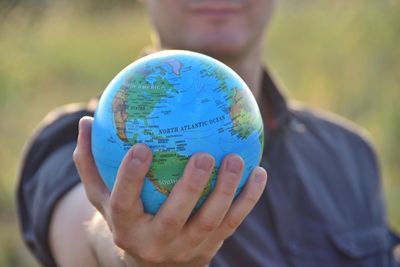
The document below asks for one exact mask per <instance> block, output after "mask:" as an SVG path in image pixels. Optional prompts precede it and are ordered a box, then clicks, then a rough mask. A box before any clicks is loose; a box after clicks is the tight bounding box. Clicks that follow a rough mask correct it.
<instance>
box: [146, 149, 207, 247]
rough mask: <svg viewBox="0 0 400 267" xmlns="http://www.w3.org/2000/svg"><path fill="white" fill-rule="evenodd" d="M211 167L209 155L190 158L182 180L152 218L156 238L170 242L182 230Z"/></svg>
mask: <svg viewBox="0 0 400 267" xmlns="http://www.w3.org/2000/svg"><path fill="white" fill-rule="evenodd" d="M213 167H214V159H213V157H211V156H210V155H209V154H206V153H199V154H195V155H194V156H192V157H191V158H190V160H189V161H188V164H187V165H186V167H185V171H184V173H183V176H182V178H181V179H180V180H179V181H178V183H176V185H175V186H174V188H173V189H172V192H171V194H170V195H169V196H168V199H167V200H166V202H164V204H163V205H162V206H161V208H160V210H159V211H158V213H157V214H156V216H155V218H154V221H153V223H154V229H155V230H154V233H155V235H156V236H158V237H159V238H161V239H164V240H170V239H172V238H174V237H175V235H176V234H177V233H178V231H180V230H181V229H182V227H183V225H184V224H185V223H186V221H187V219H188V218H189V216H190V214H191V212H192V210H193V208H194V207H195V205H196V203H197V201H198V200H199V198H200V195H201V193H202V191H203V189H204V187H205V185H206V184H207V182H208V180H209V178H210V176H211V172H212V169H213Z"/></svg>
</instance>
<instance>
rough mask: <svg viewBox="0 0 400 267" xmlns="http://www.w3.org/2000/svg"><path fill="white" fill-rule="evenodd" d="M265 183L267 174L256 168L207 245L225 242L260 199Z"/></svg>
mask: <svg viewBox="0 0 400 267" xmlns="http://www.w3.org/2000/svg"><path fill="white" fill-rule="evenodd" d="M266 182H267V173H266V172H265V170H264V169H263V168H262V167H256V168H255V169H254V170H253V172H252V174H251V176H250V178H249V180H248V181H247V183H246V186H245V188H244V189H243V191H242V192H241V193H240V195H239V197H238V198H237V199H236V200H235V201H234V203H233V204H232V206H231V208H230V209H229V211H228V213H227V214H226V216H225V218H224V220H223V221H222V223H221V225H220V227H218V229H217V230H216V231H214V235H212V236H211V238H210V240H209V242H208V243H209V244H211V245H213V244H218V243H219V242H221V240H225V239H226V238H228V237H229V236H230V235H232V234H233V233H234V231H235V230H236V229H237V228H238V227H239V225H240V224H241V223H242V221H243V220H244V219H245V218H246V216H247V215H248V214H249V213H250V211H251V210H252V209H253V208H254V206H255V205H256V203H257V202H258V200H259V199H260V197H261V195H262V193H263V191H264V188H265V185H266Z"/></svg>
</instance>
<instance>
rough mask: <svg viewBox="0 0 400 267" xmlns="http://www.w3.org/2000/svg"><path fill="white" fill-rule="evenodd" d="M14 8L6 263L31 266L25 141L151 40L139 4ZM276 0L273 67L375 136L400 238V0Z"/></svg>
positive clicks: (5, 116)
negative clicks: (23, 194)
mask: <svg viewBox="0 0 400 267" xmlns="http://www.w3.org/2000/svg"><path fill="white" fill-rule="evenodd" d="M8 2H13V1H0V169H1V172H0V266H13V267H16V266H28V267H29V266H37V264H36V263H35V262H34V260H33V259H32V258H31V256H30V255H29V254H28V252H27V250H26V249H25V248H24V246H23V245H22V242H21V241H20V237H19V234H18V225H17V220H16V215H15V196H14V194H15V184H16V172H17V166H18V162H19V159H20V156H21V152H22V148H23V144H24V142H25V141H26V139H27V138H28V137H29V135H30V134H31V133H32V131H33V129H34V128H35V125H36V124H37V123H38V122H39V121H40V119H41V118H42V117H43V116H44V115H45V114H46V113H47V112H48V111H49V110H51V109H53V108H55V107H57V106H59V105H62V104H65V103H70V102H76V101H79V102H85V101H87V100H89V99H90V98H91V97H92V96H95V95H98V94H99V93H100V92H101V91H102V90H103V89H104V88H105V86H106V85H107V84H108V82H109V81H110V80H111V78H112V77H114V75H115V74H116V73H117V72H119V71H120V70H121V69H122V68H123V67H124V66H126V65H127V64H129V63H130V62H131V61H133V60H134V59H135V58H136V57H137V56H138V54H139V53H140V50H141V49H142V47H144V46H145V45H149V44H150V43H151V37H150V35H149V34H148V32H149V23H148V22H147V20H146V16H145V10H144V9H143V7H142V5H141V4H137V3H135V2H133V1H110V2H107V1H99V2H98V3H101V4H100V5H97V4H87V2H85V1H52V2H51V3H52V4H47V5H46V4H45V1H37V2H35V1H26V3H25V4H21V5H16V6H14V7H12V8H10V6H9V5H8V4H7V3H8ZM49 2H50V1H49ZM277 2H279V3H278V5H277V10H276V14H275V18H274V20H273V21H272V23H271V25H270V30H269V34H268V42H267V46H266V47H265V56H264V57H265V60H266V62H268V65H269V67H270V69H271V70H272V72H273V73H274V74H275V75H276V77H278V79H279V80H280V81H281V83H282V84H283V85H284V87H285V89H286V91H287V93H288V95H289V96H290V97H291V98H295V99H298V100H301V101H303V102H306V103H308V104H309V105H310V106H313V107H318V108H323V109H327V110H330V111H333V112H335V113H338V114H340V115H342V116H344V117H347V118H349V119H351V120H353V121H355V122H356V123H358V124H360V125H362V126H363V127H364V128H366V129H367V130H368V131H369V132H370V135H371V138H372V140H373V143H374V145H375V147H376V149H377V152H378V155H379V159H380V163H381V167H382V173H383V186H384V191H385V196H386V200H387V207H388V214H389V223H390V225H391V226H392V227H393V228H395V229H396V230H397V231H398V232H400V178H399V175H400V164H399V160H400V141H399V138H400V104H399V102H400V47H399V43H400V28H399V25H400V16H399V14H400V1H397V0H392V1H390V0H380V1H376V0H362V1H361V0H353V1H345V0H339V1H326V0H325V1H322V0H319V1H318V0H313V1H308V0H307V1H306V0H304V1H295V0H285V1H284V0H282V1H277ZM14 3H15V1H14ZM21 3H23V2H21ZM77 3H79V4H77ZM39 4H41V5H39ZM113 5H114V6H113ZM266 149H268V148H266Z"/></svg>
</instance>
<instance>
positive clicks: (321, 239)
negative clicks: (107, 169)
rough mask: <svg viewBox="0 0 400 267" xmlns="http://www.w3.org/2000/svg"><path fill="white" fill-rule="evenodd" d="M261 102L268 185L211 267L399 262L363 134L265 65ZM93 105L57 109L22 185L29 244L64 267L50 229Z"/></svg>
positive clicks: (38, 138)
mask: <svg viewBox="0 0 400 267" xmlns="http://www.w3.org/2000/svg"><path fill="white" fill-rule="evenodd" d="M262 84H263V86H262V88H263V91H262V97H261V99H259V100H258V102H259V105H260V108H261V111H262V113H263V117H264V123H265V125H266V126H267V127H266V135H265V149H264V151H265V152H264V155H263V159H262V166H263V167H265V168H266V169H267V172H268V177H269V178H268V185H267V189H266V190H265V192H264V194H263V195H262V197H261V199H260V201H259V202H258V204H257V206H256V207H255V208H254V210H253V211H252V212H251V214H250V215H249V216H248V217H247V218H246V220H245V221H244V222H243V224H242V225H241V226H240V227H239V229H238V230H237V231H236V232H235V234H234V235H233V236H231V237H230V238H229V239H228V240H226V241H225V243H224V245H223V246H222V248H221V250H220V251H219V252H218V253H217V255H216V256H215V258H214V259H213V261H212V262H211V265H210V266H211V267H227V266H240V267H247V266H249V267H257V266H266V267H281V266H282V267H283V266H285V267H286V266H295V267H314V266H315V267H321V266H323V267H330V266H332V267H339V266H340V267H346V266H364V267H393V266H397V265H396V264H395V263H394V258H393V255H392V250H393V247H394V245H395V243H396V242H398V240H397V241H396V238H395V236H394V235H393V234H392V233H391V232H390V231H389V230H388V227H387V222H386V214H385V207H384V201H383V195H382V190H381V181H380V174H379V169H378V165H377V161H376V158H375V154H374V151H373V150H372V149H371V146H370V145H369V143H368V142H367V141H366V139H365V138H364V137H363V134H362V133H361V131H360V130H358V129H357V128H356V127H354V126H353V125H351V124H350V123H349V122H346V121H344V120H343V119H340V118H338V117H335V116H333V115H327V114H323V113H321V112H316V111H312V110H310V109H306V108H303V107H301V106H299V105H295V104H293V103H291V104H288V103H287V100H286V99H285V97H284V96H283V95H282V94H281V92H280V91H279V90H278V89H277V87H276V86H275V84H274V82H273V81H272V80H271V79H270V77H269V76H268V74H267V73H265V74H264V76H263V83H262ZM92 112H93V106H91V108H83V109H73V108H72V110H71V107H70V108H69V110H68V109H64V110H63V111H58V112H56V113H54V112H53V113H52V114H51V115H49V116H48V117H47V119H45V122H44V123H43V126H42V127H41V129H40V130H39V131H38V133H37V134H36V135H35V137H34V138H33V139H32V141H31V143H30V145H29V146H28V149H27V152H26V155H25V158H24V160H23V164H22V170H21V175H20V182H19V187H18V209H19V216H20V223H21V231H22V234H23V237H24V240H25V242H26V243H27V245H28V247H29V248H30V249H31V251H32V252H33V254H34V255H35V256H36V257H37V258H38V259H39V261H40V262H41V263H42V264H43V265H44V266H56V264H55V262H54V259H53V257H52V255H51V253H50V248H49V244H48V227H49V221H50V218H51V214H52V211H53V209H54V206H55V204H56V203H57V201H58V200H59V199H60V198H61V197H62V196H63V195H64V194H65V193H66V192H67V191H68V190H70V189H71V188H72V187H73V186H74V185H76V184H77V183H79V182H80V179H79V176H78V174H77V172H76V169H75V166H74V164H73V161H72V152H73V150H74V148H75V144H76V143H75V139H76V136H77V126H78V120H79V118H80V117H82V116H83V115H90V114H92Z"/></svg>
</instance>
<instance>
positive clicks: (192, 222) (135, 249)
mask: <svg viewBox="0 0 400 267" xmlns="http://www.w3.org/2000/svg"><path fill="white" fill-rule="evenodd" d="M92 122H93V119H92V118H90V117H84V118H82V119H81V121H80V123H79V129H80V130H79V137H78V144H77V147H76V150H75V152H74V161H75V164H76V166H77V169H78V172H79V175H80V177H81V180H82V183H83V185H84V188H85V191H86V195H87V197H88V199H89V201H90V202H91V203H92V204H93V205H94V206H95V207H96V209H97V210H98V211H99V212H100V213H101V214H102V215H103V218H104V220H105V221H106V223H107V225H108V227H109V228H110V231H111V233H112V237H113V241H114V243H115V245H116V246H118V247H119V248H121V249H122V250H123V252H124V256H123V260H124V261H125V264H126V265H127V266H191V267H194V266H204V265H207V264H208V263H209V262H210V260H211V259H212V257H213V256H214V255H215V253H216V252H217V251H218V249H219V248H220V247H221V245H222V243H223V241H224V240H225V239H226V238H227V237H229V236H230V235H231V234H233V232H234V231H235V230H236V229H237V227H238V226H239V225H240V223H241V222H242V221H243V220H244V218H245V217H246V216H247V215H248V214H249V212H250V211H251V210H252V209H253V207H254V206H255V204H256V203H257V201H258V199H259V198H260V196H261V194H262V192H263V190H264V187H265V185H266V181H267V174H266V172H265V170H264V169H263V168H261V167H256V168H255V169H254V171H253V172H252V174H251V176H250V177H249V180H248V182H247V184H246V186H245V187H244V189H243V191H242V192H241V194H240V195H239V196H238V198H237V199H235V201H233V198H234V194H235V191H236V189H237V186H238V184H239V181H240V178H241V176H242V172H243V167H244V163H243V160H242V159H241V158H240V157H239V156H237V155H234V154H230V155H228V156H226V157H225V158H224V160H223V162H222V164H221V167H220V168H219V172H218V178H217V184H216V187H215V188H214V190H213V191H212V193H211V194H210V196H209V197H208V198H207V200H206V201H205V202H204V204H203V205H202V207H201V208H200V209H199V210H198V211H197V212H196V213H195V214H194V215H192V216H190V215H191V212H192V210H193V208H194V207H195V206H196V203H197V201H198V199H199V197H200V195H201V193H202V191H203V189H204V187H205V186H206V184H207V182H208V180H209V178H210V176H211V172H212V170H213V167H214V159H213V158H212V157H211V156H210V155H209V154H206V153H196V154H194V155H193V156H192V157H191V158H190V160H189V161H188V163H187V165H186V167H185V170H184V173H183V176H182V178H181V179H180V180H179V181H178V182H177V184H176V185H175V186H174V188H173V190H172V192H171V193H170V195H169V196H168V199H167V200H166V201H165V203H164V204H163V205H162V206H161V208H160V210H159V211H158V212H157V214H156V215H154V216H153V215H150V214H146V213H145V212H144V210H143V204H142V202H141V199H140V193H141V189H142V186H143V182H144V177H145V175H146V173H147V172H148V170H149V167H150V164H151V161H152V154H151V151H150V149H149V148H148V147H147V146H146V145H143V144H136V145H134V146H133V147H132V148H131V149H130V150H129V152H128V153H127V154H126V156H125V158H124V159H123V161H122V163H121V166H120V168H119V171H118V175H117V179H116V183H115V185H114V188H113V190H112V192H109V190H108V189H107V187H106V186H105V184H104V183H103V181H102V179H101V177H100V175H99V173H98V171H97V168H96V165H95V163H94V160H93V157H92V153H91V126H92Z"/></svg>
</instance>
